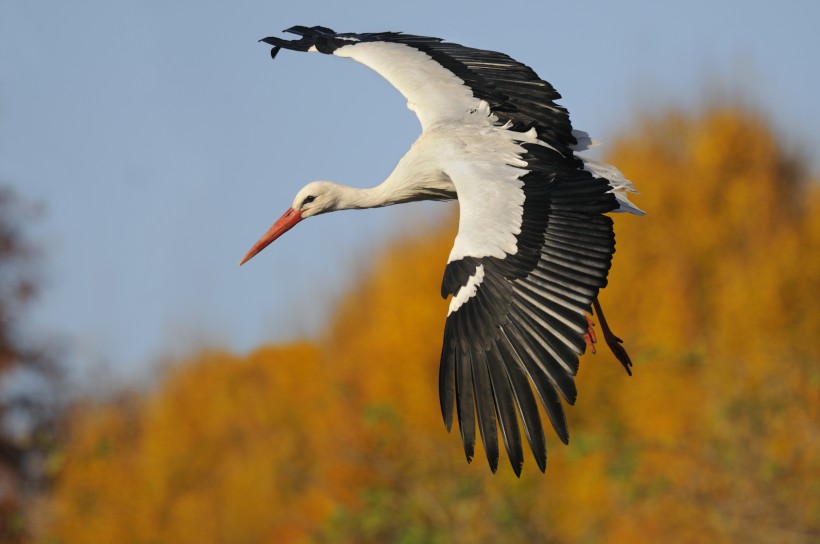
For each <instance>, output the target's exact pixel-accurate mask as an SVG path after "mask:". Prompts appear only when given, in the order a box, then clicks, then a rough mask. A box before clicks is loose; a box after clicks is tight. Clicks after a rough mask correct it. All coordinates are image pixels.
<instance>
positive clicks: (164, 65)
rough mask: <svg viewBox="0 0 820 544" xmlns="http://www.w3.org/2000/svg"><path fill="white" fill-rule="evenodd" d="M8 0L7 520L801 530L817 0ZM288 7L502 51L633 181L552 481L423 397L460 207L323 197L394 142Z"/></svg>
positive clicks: (819, 148)
mask: <svg viewBox="0 0 820 544" xmlns="http://www.w3.org/2000/svg"><path fill="white" fill-rule="evenodd" d="M76 4H78V5H71V3H66V2H53V1H52V2H48V1H44V2H27V1H23V0H7V1H4V2H2V3H0V542H3V543H6V542H9V543H15V544H17V543H27V544H28V543H49V544H57V543H66V544H68V543H74V542H134V543H165V542H175V543H176V542H180V543H185V542H197V543H207V542H214V543H217V542H220V543H221V542H230V543H234V542H240V543H267V542H271V543H272V542H294V543H301V542H373V543H377V542H378V543H380V542H401V543H408V544H410V543H426V542H440V543H447V542H517V541H528V542H529V541H532V542H550V543H569V542H613V543H617V542H636V541H637V542H693V543H696V542H766V543H769V542H786V543H793V542H794V543H797V542H806V543H808V542H817V541H820V514H818V512H820V480H818V478H817V474H820V461H818V459H820V425H818V422H819V421H820V345H818V344H817V343H816V342H815V339H816V335H817V331H818V330H820V309H818V301H820V185H819V184H818V179H820V175H819V173H820V159H818V157H820V141H819V140H818V136H817V132H816V127H818V126H820V108H818V107H817V102H816V97H817V96H820V75H818V70H817V69H816V66H817V60H816V54H817V51H818V50H820V38H818V36H817V33H816V28H815V27H816V22H817V21H818V20H820V5H818V4H817V3H816V2H812V1H809V0H806V1H797V0H795V1H792V2H787V3H785V4H781V5H780V6H779V7H774V6H773V5H771V4H770V3H763V2H759V3H748V2H747V3H739V2H730V1H725V0H718V1H710V2H706V1H702V0H695V1H693V2H688V3H686V4H680V5H675V6H672V5H664V4H662V3H658V2H648V1H646V2H644V1H637V0H634V1H624V2H618V3H613V2H603V1H593V2H585V3H583V5H580V4H576V5H568V4H567V3H560V4H559V3H557V2H539V3H534V2H526V1H509V2H505V3H503V4H502V3H498V2H484V1H472V2H449V3H446V4H442V3H441V2H432V1H427V0H421V1H418V2H414V4H413V6H412V7H408V6H397V5H395V4H390V3H386V2H375V1H373V2H370V1H364V0H356V1H354V2H352V3H338V2H319V4H316V3H311V4H310V5H309V6H307V5H301V4H298V3H296V2H293V3H289V4H287V5H283V3H281V2H244V3H242V4H241V5H236V4H235V5H231V6H229V5H228V4H226V3H216V2H186V1H182V2H175V3H173V5H171V4H167V3H161V2H137V1H125V0H123V1H117V2H103V1H100V0H90V1H87V2H83V3H81V4H80V3H76ZM295 24H304V25H324V26H329V27H331V28H334V29H335V30H338V31H351V32H372V31H384V30H395V31H405V32H408V33H414V34H422V35H432V36H440V37H443V38H446V39H448V40H450V41H454V42H458V43H463V44H465V45H470V46H474V47H479V48H485V49H493V50H499V51H503V52H505V53H508V54H510V55H511V56H512V57H514V58H516V59H518V60H520V61H522V62H524V63H526V64H528V65H530V66H531V67H533V68H534V69H535V70H536V71H537V72H538V73H539V74H540V75H541V76H542V77H543V78H544V79H546V80H548V81H550V82H551V83H552V84H553V85H555V87H556V88H557V89H558V90H559V91H560V92H561V93H562V94H563V95H564V97H565V98H564V99H562V101H561V103H562V105H564V106H566V107H568V108H569V110H570V113H571V115H572V119H573V123H574V125H575V126H576V127H578V128H581V129H583V130H586V131H588V132H590V133H591V134H592V135H593V136H594V137H595V138H596V139H599V140H602V141H603V142H604V144H605V145H603V146H602V147H601V148H599V150H596V151H597V152H598V156H599V157H602V158H604V159H605V160H607V161H609V162H612V163H614V164H616V165H617V166H618V167H619V168H620V169H621V170H622V171H623V172H624V173H625V174H626V175H627V177H629V178H630V179H632V180H633V181H634V182H635V184H636V186H637V188H638V189H639V190H640V191H641V195H639V196H637V197H635V198H634V201H635V202H636V204H637V205H638V206H640V207H641V208H643V209H644V210H646V211H647V215H646V216H645V217H643V218H637V217H632V216H630V217H621V216H618V217H616V231H617V237H618V247H617V254H616V256H615V260H614V264H613V269H612V271H611V273H610V286H609V287H608V288H607V289H606V290H605V291H604V292H603V294H602V297H601V300H602V304H603V305H604V307H605V308H607V316H608V318H609V321H610V323H611V325H612V326H613V328H614V329H615V332H616V333H618V334H619V335H620V336H621V337H622V338H623V339H624V341H625V344H626V346H627V348H628V349H629V351H630V354H631V355H632V358H633V360H634V362H635V368H634V371H635V375H634V376H633V377H632V378H628V377H627V376H626V375H625V374H624V372H623V369H622V368H620V366H619V365H618V363H617V362H616V361H615V360H614V358H613V357H612V356H611V355H610V354H609V353H606V352H605V351H606V350H605V349H600V350H599V353H598V354H597V355H592V354H587V355H585V356H584V357H583V358H582V361H581V370H580V373H579V376H578V388H579V392H580V395H579V399H578V402H577V403H576V406H574V407H572V408H570V409H569V411H568V418H569V423H570V436H571V438H570V443H569V445H568V446H563V445H561V444H560V442H559V441H558V440H557V439H555V438H554V437H552V436H551V437H548V447H549V460H548V464H547V472H546V475H542V474H541V473H540V472H539V471H538V470H537V467H536V465H535V463H534V461H533V460H532V458H527V459H526V460H525V466H524V473H523V474H522V477H521V479H520V480H519V479H516V478H515V476H514V475H513V473H512V471H511V470H510V469H509V467H508V466H506V465H504V464H502V465H501V467H500V468H499V473H498V474H497V475H492V474H491V473H490V471H489V469H488V468H487V466H486V464H485V461H484V459H483V452H479V453H477V456H476V460H475V462H474V463H472V465H468V464H467V463H466V462H465V460H464V458H463V454H462V450H461V445H460V441H459V438H458V435H457V433H453V434H447V432H446V431H445V429H444V427H443V425H442V423H441V418H440V414H439V407H438V400H437V394H438V393H437V381H436V380H437V375H438V374H437V373H438V355H439V350H440V342H441V336H442V330H443V323H444V317H445V315H446V307H447V303H446V302H445V301H443V300H441V298H440V297H439V295H438V292H439V285H440V281H441V274H442V272H443V269H444V263H445V261H446V258H447V254H448V252H449V249H450V246H451V244H452V239H453V236H454V233H455V224H456V216H457V207H455V206H453V205H451V204H417V205H408V206H399V207H395V208H392V209H391V208H387V209H381V210H371V211H367V212H356V213H354V212H350V213H344V214H331V215H330V216H322V217H320V218H316V219H314V220H311V221H309V222H305V223H303V224H302V225H300V226H299V227H298V228H297V229H295V230H294V231H293V232H291V233H289V234H288V235H287V236H285V237H284V238H282V239H281V240H280V241H278V242H277V243H276V244H275V245H274V246H272V247H270V248H268V249H267V250H266V251H265V252H264V253H262V254H261V255H259V256H258V257H256V258H255V259H254V260H253V261H252V262H251V263H249V264H248V265H245V266H243V267H242V269H239V268H237V266H236V263H237V261H238V260H239V258H240V257H242V255H244V253H245V251H246V250H247V249H248V247H250V245H251V244H252V243H253V242H254V241H255V240H256V239H257V238H258V237H259V235H261V234H262V232H264V231H265V230H266V229H267V228H268V227H269V226H270V224H271V223H272V222H273V221H274V220H275V219H276V218H277V217H278V216H279V215H280V214H281V212H283V211H284V210H285V209H287V208H288V207H289V206H290V204H291V201H292V198H293V196H294V195H295V193H296V191H297V190H298V189H299V188H300V187H301V186H302V185H303V184H304V183H306V182H307V181H310V180H313V179H332V180H336V181H339V182H342V183H347V184H351V185H357V186H370V185H375V184H376V183H378V182H380V181H381V180H382V179H383V178H384V177H386V175H387V174H388V173H389V172H390V170H391V169H392V168H393V166H394V165H395V163H396V162H397V161H398V159H399V158H400V157H401V155H402V154H403V153H404V152H406V150H407V148H408V147H409V146H410V144H411V143H412V141H413V140H414V139H415V138H416V137H417V135H418V132H419V126H418V122H417V120H416V118H415V117H414V116H413V114H412V113H411V112H409V111H408V110H407V109H406V108H405V100H404V99H403V98H402V97H401V96H400V95H399V94H398V92H397V91H395V90H394V89H393V88H392V87H390V86H389V84H387V83H386V82H384V81H383V80H382V79H381V78H380V77H379V76H378V75H376V74H374V73H372V72H370V71H369V70H368V69H366V68H365V67H363V66H360V65H358V64H356V63H353V62H350V61H343V60H341V59H336V58H331V57H326V56H322V55H302V54H296V53H289V52H287V51H284V52H282V53H281V54H280V55H279V56H278V57H277V59H276V61H275V62H272V61H271V59H270V57H269V55H268V48H267V47H266V46H264V45H262V44H259V43H257V40H258V39H259V38H262V37H265V36H268V35H272V34H279V33H280V32H281V30H282V29H284V28H288V27H290V26H292V25H295Z"/></svg>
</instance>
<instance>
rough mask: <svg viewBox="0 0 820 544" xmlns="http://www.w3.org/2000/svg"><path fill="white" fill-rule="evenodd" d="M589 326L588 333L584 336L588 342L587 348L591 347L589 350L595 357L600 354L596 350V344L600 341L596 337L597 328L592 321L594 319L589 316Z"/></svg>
mask: <svg viewBox="0 0 820 544" xmlns="http://www.w3.org/2000/svg"><path fill="white" fill-rule="evenodd" d="M587 324H588V325H589V326H588V327H587V333H586V334H585V335H584V340H586V341H587V346H589V349H590V350H591V351H592V354H593V355H595V354H596V353H598V352H597V351H596V350H595V344H596V343H597V342H598V339H597V338H596V337H595V329H593V327H594V326H595V322H594V321H592V318H591V317H589V316H587Z"/></svg>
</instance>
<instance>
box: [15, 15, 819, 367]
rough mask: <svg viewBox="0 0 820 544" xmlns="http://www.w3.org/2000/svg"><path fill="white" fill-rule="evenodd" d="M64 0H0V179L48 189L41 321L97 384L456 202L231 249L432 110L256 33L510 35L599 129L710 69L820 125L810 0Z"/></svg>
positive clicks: (326, 272)
mask: <svg viewBox="0 0 820 544" xmlns="http://www.w3.org/2000/svg"><path fill="white" fill-rule="evenodd" d="M70 4H72V3H69V2H57V1H50V2H48V1H31V0H5V1H4V2H2V4H0V183H3V184H8V185H11V186H13V187H14V188H15V189H16V190H17V191H18V192H19V193H20V194H21V195H22V196H24V197H25V198H27V199H29V200H33V201H35V202H40V203H42V204H43V206H44V210H45V213H44V216H43V217H42V219H41V220H40V221H39V223H38V224H37V225H36V226H34V227H33V228H32V231H31V233H32V235H33V236H34V237H35V238H36V239H37V240H38V241H39V242H40V243H41V244H42V246H43V247H44V249H45V250H46V255H47V257H46V260H45V265H46V269H45V274H44V275H45V280H46V282H45V283H46V285H45V290H44V292H43V295H42V297H41V298H40V300H39V301H38V302H37V304H36V306H35V307H34V308H33V311H32V314H31V316H30V317H31V323H30V324H31V328H32V329H33V330H34V331H36V332H37V334H43V335H48V336H51V337H58V338H60V339H62V341H63V342H64V343H65V346H66V347H67V348H68V354H69V356H68V360H67V363H68V364H69V365H70V367H71V370H72V374H73V375H74V376H75V377H78V378H79V379H80V380H83V381H86V382H88V383H93V382H94V380H96V379H97V378H98V377H99V376H100V375H101V373H103V374H105V375H109V376H113V377H114V378H116V379H117V380H125V381H128V380H136V379H139V378H142V377H145V375H146V369H150V368H153V367H154V365H155V364H156V363H157V362H158V361H161V360H163V359H164V358H166V357H168V356H178V355H180V354H184V353H185V352H186V351H188V350H190V349H195V348H196V347H199V346H202V345H210V346H223V347H227V348H230V349H233V350H237V351H244V350H248V349H252V348H253V347H254V346H256V345H259V344H260V343H262V342H266V341H278V340H284V339H288V338H293V337H296V336H300V335H311V334H316V333H317V331H320V330H321V326H322V323H323V319H324V316H325V315H327V314H328V312H329V311H330V310H331V309H332V307H333V304H334V301H335V300H336V299H337V297H338V295H339V294H340V293H341V292H343V290H344V288H345V287H346V286H347V285H349V284H350V283H351V281H353V278H354V277H355V276H356V274H357V273H358V272H359V271H361V270H362V269H363V267H365V266H366V265H365V264H364V263H366V262H367V261H368V260H369V259H370V258H371V256H373V255H375V254H376V253H378V251H379V249H380V248H381V247H383V245H384V244H386V243H388V242H389V240H390V238H391V237H393V236H396V235H399V234H401V233H404V232H412V231H414V230H419V229H422V230H423V229H424V228H426V227H427V225H428V224H433V225H434V224H435V222H436V220H437V218H438V217H439V216H440V215H441V212H442V210H446V209H448V208H447V205H445V204H430V205H411V206H405V207H396V208H392V209H382V210H372V211H367V212H345V213H340V214H331V215H329V216H322V217H320V218H316V219H313V220H311V221H307V222H305V223H302V224H301V225H299V226H298V227H297V228H296V229H295V230H293V231H292V232H291V233H289V234H287V235H286V236H285V237H284V238H282V239H281V240H279V241H278V242H277V243H276V244H274V246H271V247H270V248H268V249H267V250H266V251H265V252H263V253H262V254H261V255H260V256H258V257H257V258H256V259H254V260H253V261H251V262H250V263H249V264H248V265H246V266H244V267H242V269H239V268H237V266H236V263H237V261H238V260H239V258H240V257H242V255H243V254H244V253H245V251H246V250H247V249H248V248H249V247H250V245H251V244H252V243H253V242H254V241H255V240H256V239H257V238H258V237H259V235H260V234H262V232H264V231H265V230H266V229H267V228H268V227H269V226H270V224H271V223H272V222H273V221H274V220H275V219H276V218H277V217H278V216H279V215H280V214H281V212H283V211H284V210H285V209H286V208H287V207H288V206H289V205H290V203H291V200H292V198H293V195H294V194H295V193H296V191H297V190H298V189H299V188H300V187H301V186H302V185H303V184H304V183H306V182H308V181H310V180H313V179H332V180H336V181H339V182H343V183H348V184H351V185H358V186H366V185H374V184H376V183H378V182H380V181H381V180H382V179H383V178H384V177H385V176H386V175H387V174H388V173H389V172H390V170H391V169H392V167H393V166H394V165H395V163H396V162H397V161H398V159H399V158H400V157H401V155H402V154H403V153H404V152H405V151H406V150H407V148H408V147H409V145H410V144H411V143H412V141H413V140H414V139H415V137H416V136H417V135H418V131H419V127H418V123H417V121H416V119H415V117H414V116H413V114H412V113H411V112H409V111H408V110H407V109H406V108H405V101H404V100H403V99H402V98H401V96H400V95H399V94H398V93H397V92H396V91H395V90H394V89H393V88H392V87H390V86H389V85H388V84H387V83H386V82H384V81H383V80H381V79H380V78H379V76H377V75H376V74H374V73H372V72H370V71H369V70H367V69H366V68H364V67H362V66H360V65H357V64H356V63H354V62H351V61H348V60H342V59H336V58H332V57H326V56H321V55H304V54H296V53H290V52H287V51H283V52H282V53H280V55H279V56H278V57H277V59H276V61H275V62H272V61H271V59H270V57H269V56H268V48H267V46H265V45H263V44H259V43H257V40H258V39H259V38H262V37H265V36H268V35H271V34H278V33H279V32H280V31H281V30H282V29H284V28H287V27H289V26H292V25H295V24H303V25H317V24H318V25H324V26H329V27H331V28H334V29H336V30H338V31H342V32H375V31H383V30H396V31H405V32H410V33H414V34H424V35H432V36H440V37H443V38H446V39H448V40H451V41H455V42H459V43H463V44H465V45H470V46H474V47H480V48H486V49H495V50H499V51H503V52H505V53H508V54H510V55H511V56H513V57H514V58H517V59H518V60H521V61H523V62H525V63H527V64H529V65H530V66H532V67H533V68H534V69H535V70H536V71H537V72H538V73H539V75H541V77H543V78H544V79H546V80H548V81H550V82H551V83H553V85H555V86H556V88H557V89H558V90H559V91H560V92H561V93H562V94H563V95H564V99H563V100H562V103H563V104H564V105H565V106H567V107H568V108H569V109H570V112H571V114H572V119H573V122H574V124H575V126H576V127H578V128H582V129H584V130H587V131H589V132H590V133H592V134H593V135H594V136H596V137H597V138H598V139H603V140H606V139H607V138H610V139H611V138H612V136H613V135H615V134H617V133H619V132H620V131H623V130H625V129H627V128H628V127H629V123H630V119H631V118H632V117H633V116H634V115H635V113H636V112H637V111H641V110H643V109H646V108H652V107H656V106H660V105H664V104H669V103H677V104H688V105H695V104H698V103H701V101H702V99H703V98H704V97H708V96H709V94H710V92H711V91H712V90H714V89H715V88H716V87H720V88H723V89H728V90H729V92H734V91H737V90H738V89H743V92H744V95H745V96H744V98H745V99H747V100H749V101H751V102H752V103H754V104H757V105H758V106H760V107H761V109H762V110H763V111H764V112H765V113H767V114H768V115H769V116H770V117H771V118H772V119H774V120H775V123H776V126H777V128H778V129H779V130H780V131H781V133H782V134H783V135H784V137H786V138H787V139H788V141H789V142H791V143H798V144H799V145H800V146H801V147H802V149H803V150H804V152H805V153H806V154H807V155H809V156H812V157H817V156H818V153H817V152H818V147H820V140H818V137H817V135H816V127H818V126H820V110H819V109H818V107H817V106H816V103H817V102H816V100H817V98H816V97H817V96H820V75H818V72H820V70H818V66H820V65H819V64H818V61H817V54H818V51H820V38H818V33H817V30H816V25H817V22H818V21H820V3H818V2H816V1H814V0H805V1H792V2H788V1H787V2H781V3H779V6H778V7H774V4H775V3H774V2H739V1H734V2H730V1H724V0H718V1H714V0H713V1H704V0H694V1H690V2H678V3H663V2H657V1H654V2H650V1H622V2H608V1H587V2H560V3H559V2H551V1H543V2H534V1H529V2H526V1H506V2H497V1H496V2H485V1H474V2H443V1H441V0H438V1H428V0H419V1H415V2H412V3H411V4H398V3H390V2H383V1H380V2H376V1H372V2H368V1H359V2H357V1H351V2H336V1H334V2H321V1H319V2H311V3H301V2H290V3H287V4H285V3H282V2H273V1H268V2H243V3H228V2H221V3H216V2H205V1H198V2H194V1H179V2H173V3H172V2H160V1H136V0H133V1H110V0H107V1H102V0H88V1H84V2H76V3H73V4H76V5H73V6H72V5H70ZM738 145H742V142H739V143H738ZM813 160H814V163H813V164H814V166H815V168H817V164H818V161H817V159H816V158H815V159H813ZM636 181H638V182H639V189H641V190H643V191H651V180H636ZM443 267H444V263H441V268H442V270H443ZM445 308H446V304H445V303H444V302H443V301H442V311H443V312H444V311H446V309H445Z"/></svg>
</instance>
